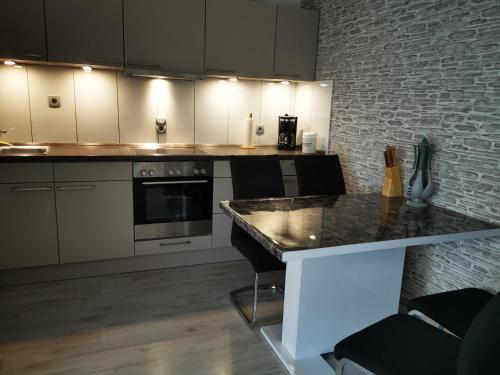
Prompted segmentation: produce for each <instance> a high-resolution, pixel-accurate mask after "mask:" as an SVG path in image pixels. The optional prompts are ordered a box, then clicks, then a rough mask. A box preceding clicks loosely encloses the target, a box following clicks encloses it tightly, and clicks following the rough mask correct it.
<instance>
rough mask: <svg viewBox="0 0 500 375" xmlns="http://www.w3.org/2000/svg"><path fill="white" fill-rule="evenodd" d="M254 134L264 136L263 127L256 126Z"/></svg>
mask: <svg viewBox="0 0 500 375" xmlns="http://www.w3.org/2000/svg"><path fill="white" fill-rule="evenodd" d="M255 134H257V135H263V134H264V125H257V127H256V128H255Z"/></svg>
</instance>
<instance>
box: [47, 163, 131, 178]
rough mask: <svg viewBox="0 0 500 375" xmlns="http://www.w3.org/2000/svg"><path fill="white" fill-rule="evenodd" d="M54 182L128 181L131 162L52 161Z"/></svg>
mask: <svg viewBox="0 0 500 375" xmlns="http://www.w3.org/2000/svg"><path fill="white" fill-rule="evenodd" d="M54 178H55V181H56V182H64V181H129V180H132V163H128V162H94V163H54Z"/></svg>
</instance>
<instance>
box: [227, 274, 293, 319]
mask: <svg viewBox="0 0 500 375" xmlns="http://www.w3.org/2000/svg"><path fill="white" fill-rule="evenodd" d="M259 289H260V290H269V289H271V290H273V291H278V292H280V293H281V294H284V292H285V290H284V288H283V287H282V286H281V285H278V284H264V285H259V274H258V273H255V281H254V285H253V286H246V287H244V288H239V289H235V290H233V291H231V292H230V293H229V299H230V300H231V303H232V304H233V306H234V307H235V308H236V311H238V313H239V314H240V316H241V317H242V318H243V320H244V321H245V323H246V324H247V326H249V327H250V328H252V327H254V326H255V323H256V322H257V301H258V291H259ZM251 290H253V306H252V317H251V319H250V318H248V317H247V316H246V315H245V312H244V311H243V308H242V306H241V305H240V304H239V303H238V302H237V301H236V297H237V296H238V295H240V294H242V293H244V292H248V291H251Z"/></svg>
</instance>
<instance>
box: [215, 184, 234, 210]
mask: <svg viewBox="0 0 500 375" xmlns="http://www.w3.org/2000/svg"><path fill="white" fill-rule="evenodd" d="M231 199H233V181H232V179H231V178H214V194H213V207H212V213H214V214H216V213H219V214H220V213H222V210H221V209H220V207H219V202H220V201H229V200H231Z"/></svg>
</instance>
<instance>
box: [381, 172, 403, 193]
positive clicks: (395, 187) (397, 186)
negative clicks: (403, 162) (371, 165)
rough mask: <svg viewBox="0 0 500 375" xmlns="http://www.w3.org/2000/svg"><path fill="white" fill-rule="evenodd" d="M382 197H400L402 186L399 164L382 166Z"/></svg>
mask: <svg viewBox="0 0 500 375" xmlns="http://www.w3.org/2000/svg"><path fill="white" fill-rule="evenodd" d="M382 195H383V196H384V197H402V196H403V186H402V185H401V173H400V171H399V165H395V166H394V167H385V168H384V191H383V192H382Z"/></svg>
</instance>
